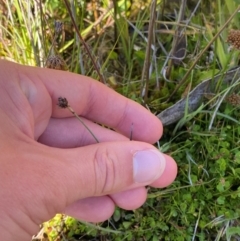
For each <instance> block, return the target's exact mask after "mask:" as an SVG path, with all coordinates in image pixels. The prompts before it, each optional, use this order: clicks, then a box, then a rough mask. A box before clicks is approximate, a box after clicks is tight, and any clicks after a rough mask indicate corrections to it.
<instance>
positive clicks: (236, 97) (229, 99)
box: [226, 93, 240, 106]
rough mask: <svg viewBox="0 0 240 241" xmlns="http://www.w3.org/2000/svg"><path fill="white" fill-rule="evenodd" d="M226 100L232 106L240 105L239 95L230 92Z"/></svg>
mask: <svg viewBox="0 0 240 241" xmlns="http://www.w3.org/2000/svg"><path fill="white" fill-rule="evenodd" d="M226 101H227V102H229V103H230V104H232V105H233V106H240V95H238V94H235V93H232V94H231V95H229V96H228V97H227V98H226Z"/></svg>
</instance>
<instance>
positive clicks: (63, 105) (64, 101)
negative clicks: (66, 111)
mask: <svg viewBox="0 0 240 241" xmlns="http://www.w3.org/2000/svg"><path fill="white" fill-rule="evenodd" d="M57 105H58V106H59V107H61V108H67V107H68V101H67V99H66V98H63V97H59V98H58V104H57Z"/></svg>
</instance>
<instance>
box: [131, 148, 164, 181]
mask: <svg viewBox="0 0 240 241" xmlns="http://www.w3.org/2000/svg"><path fill="white" fill-rule="evenodd" d="M165 166H166V160H165V158H164V155H163V154H162V153H160V152H159V151H157V150H144V151H138V152H136V153H135V154H134V155H133V177H134V181H135V182H136V183H151V182H153V181H155V180H156V179H157V178H159V177H160V176H161V175H162V173H163V171H164V169H165Z"/></svg>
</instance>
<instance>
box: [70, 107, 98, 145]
mask: <svg viewBox="0 0 240 241" xmlns="http://www.w3.org/2000/svg"><path fill="white" fill-rule="evenodd" d="M67 109H68V110H69V111H70V112H71V113H72V114H73V115H74V116H75V117H76V118H77V119H78V120H79V121H80V122H81V123H82V125H83V126H84V127H85V128H86V129H87V130H88V131H89V133H90V134H91V135H92V137H93V138H94V140H95V141H96V142H97V143H99V140H98V139H97V137H96V136H95V135H94V134H93V132H92V131H91V130H90V129H89V128H88V126H87V125H86V124H85V123H84V121H83V120H82V119H81V118H80V117H79V116H78V115H77V113H76V112H75V111H74V110H73V109H72V107H71V106H70V105H68V106H67Z"/></svg>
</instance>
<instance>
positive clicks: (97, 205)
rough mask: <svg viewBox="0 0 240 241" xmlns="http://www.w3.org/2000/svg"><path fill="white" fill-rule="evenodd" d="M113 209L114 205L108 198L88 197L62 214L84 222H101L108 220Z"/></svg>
mask: <svg viewBox="0 0 240 241" xmlns="http://www.w3.org/2000/svg"><path fill="white" fill-rule="evenodd" d="M114 209H115V204H114V202H113V201H112V199H111V198H110V197H108V196H101V197H89V198H84V199H81V200H78V201H76V202H74V203H73V204H71V205H70V206H68V207H67V208H66V209H65V211H64V213H65V214H67V215H69V216H72V217H74V218H76V219H78V220H82V221H86V222H93V223H98V222H103V221H105V220H107V219H109V218H110V217H111V216H112V214H113V212H114Z"/></svg>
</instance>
